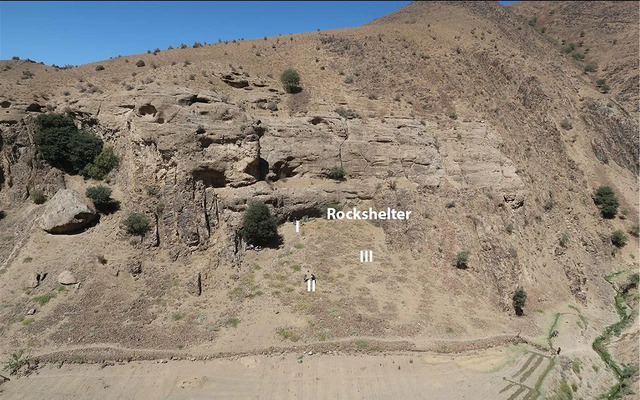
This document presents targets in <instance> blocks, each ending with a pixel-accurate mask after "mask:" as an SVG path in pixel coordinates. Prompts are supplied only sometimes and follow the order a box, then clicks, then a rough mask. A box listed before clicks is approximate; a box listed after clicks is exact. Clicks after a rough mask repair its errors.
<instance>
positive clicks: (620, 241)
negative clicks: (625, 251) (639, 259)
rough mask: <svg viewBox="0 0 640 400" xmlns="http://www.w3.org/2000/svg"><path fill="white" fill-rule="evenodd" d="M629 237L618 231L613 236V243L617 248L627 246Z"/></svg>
mask: <svg viewBox="0 0 640 400" xmlns="http://www.w3.org/2000/svg"><path fill="white" fill-rule="evenodd" d="M627 239H628V237H627V235H625V234H624V232H622V231H620V230H617V231H615V232H613V233H612V234H611V243H613V245H614V246H616V247H622V246H624V245H625V244H627Z"/></svg>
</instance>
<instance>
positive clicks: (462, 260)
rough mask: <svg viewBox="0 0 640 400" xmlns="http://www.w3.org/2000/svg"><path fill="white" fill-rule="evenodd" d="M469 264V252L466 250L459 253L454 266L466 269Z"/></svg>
mask: <svg viewBox="0 0 640 400" xmlns="http://www.w3.org/2000/svg"><path fill="white" fill-rule="evenodd" d="M468 262H469V252H468V251H467V250H464V251H461V252H459V253H458V255H457V256H456V261H455V265H456V268H458V269H467V267H468V264H467V263H468Z"/></svg>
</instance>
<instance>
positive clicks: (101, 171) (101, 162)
mask: <svg viewBox="0 0 640 400" xmlns="http://www.w3.org/2000/svg"><path fill="white" fill-rule="evenodd" d="M119 163H120V162H119V160H118V156H116V155H115V153H114V152H113V149H112V148H110V147H105V148H103V149H102V151H101V152H100V154H98V155H97V156H96V158H94V159H93V162H91V163H89V164H87V165H86V166H85V167H84V168H83V169H82V171H80V173H81V174H82V175H83V176H85V177H88V178H93V179H98V180H102V179H104V178H105V177H106V176H107V174H108V173H109V172H111V170H113V169H115V168H118V164H119Z"/></svg>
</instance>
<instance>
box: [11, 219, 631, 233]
mask: <svg viewBox="0 0 640 400" xmlns="http://www.w3.org/2000/svg"><path fill="white" fill-rule="evenodd" d="M1 215H2V214H0V218H2V216H1ZM629 233H630V234H632V235H633V236H636V237H637V236H640V226H638V225H634V226H632V227H631V229H629Z"/></svg>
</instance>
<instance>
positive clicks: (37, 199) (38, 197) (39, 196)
mask: <svg viewBox="0 0 640 400" xmlns="http://www.w3.org/2000/svg"><path fill="white" fill-rule="evenodd" d="M29 198H30V199H31V201H33V202H34V203H35V204H42V203H44V202H45V201H47V196H46V195H45V194H44V192H43V191H42V189H33V190H31V192H30V193H29Z"/></svg>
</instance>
